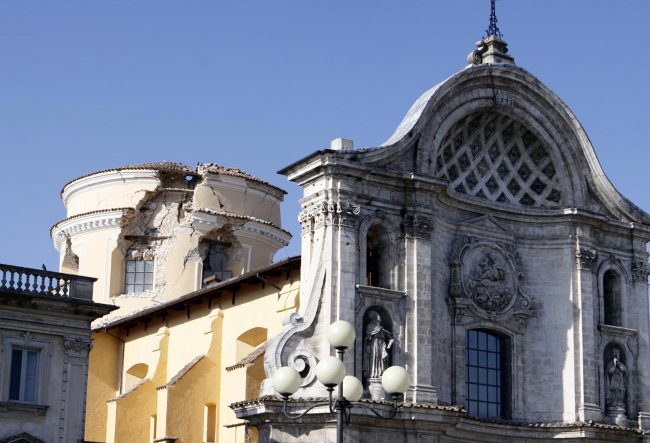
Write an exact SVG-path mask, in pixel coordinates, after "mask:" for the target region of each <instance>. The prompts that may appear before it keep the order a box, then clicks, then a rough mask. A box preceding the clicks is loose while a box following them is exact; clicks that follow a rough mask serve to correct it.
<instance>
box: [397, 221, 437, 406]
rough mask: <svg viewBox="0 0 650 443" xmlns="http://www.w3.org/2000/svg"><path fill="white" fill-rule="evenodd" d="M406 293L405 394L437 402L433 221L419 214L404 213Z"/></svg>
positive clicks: (425, 400) (416, 400) (428, 401)
mask: <svg viewBox="0 0 650 443" xmlns="http://www.w3.org/2000/svg"><path fill="white" fill-rule="evenodd" d="M404 225H405V234H406V235H405V238H404V242H405V251H406V255H405V264H406V276H405V277H406V294H407V302H408V304H409V305H410V306H411V309H410V311H411V312H412V315H410V316H407V319H406V327H407V331H408V332H407V334H406V336H407V337H410V338H409V340H408V342H407V343H406V346H405V348H406V350H407V355H408V357H407V363H408V366H409V370H410V372H411V388H410V389H409V395H410V396H411V399H410V400H411V401H413V402H414V403H415V402H417V403H437V401H438V393H437V390H436V388H435V386H434V385H433V367H432V365H433V360H432V355H433V346H432V340H433V329H432V324H431V321H432V316H431V309H432V300H431V297H432V292H433V291H432V287H431V281H432V280H431V278H432V276H431V230H432V229H433V221H432V220H430V219H429V218H427V217H424V216H420V215H406V216H405V221H404Z"/></svg>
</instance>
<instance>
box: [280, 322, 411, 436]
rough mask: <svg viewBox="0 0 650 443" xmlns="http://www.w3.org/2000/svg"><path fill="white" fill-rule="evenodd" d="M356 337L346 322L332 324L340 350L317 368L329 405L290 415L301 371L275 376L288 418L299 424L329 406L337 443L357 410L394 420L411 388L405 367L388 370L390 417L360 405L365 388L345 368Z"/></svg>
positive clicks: (332, 336) (385, 375) (385, 376)
mask: <svg viewBox="0 0 650 443" xmlns="http://www.w3.org/2000/svg"><path fill="white" fill-rule="evenodd" d="M355 336H356V334H355V332H354V327H353V326H352V325H351V324H350V323H349V322H347V321H344V320H339V321H336V322H334V323H332V324H331V325H330V326H329V328H328V329H327V341H328V342H329V343H330V345H331V346H332V347H334V349H336V357H331V356H330V357H325V358H324V359H322V360H321V361H320V362H318V365H317V366H316V378H317V379H318V381H319V382H321V383H322V384H323V385H325V388H326V389H327V392H328V394H329V399H328V401H327V402H321V403H316V404H315V405H313V406H311V407H309V408H308V409H307V410H305V411H304V412H302V413H300V414H290V413H289V411H288V409H287V401H288V399H289V397H290V396H291V395H293V394H294V393H295V392H296V391H297V390H298V389H299V388H300V384H301V383H302V378H301V377H300V374H299V373H298V371H296V370H295V369H293V368H290V367H288V366H283V367H281V368H279V369H278V370H277V371H276V372H275V374H274V375H273V387H274V388H275V390H276V391H277V392H278V393H279V394H280V395H281V396H282V398H283V400H284V404H283V408H282V412H283V413H284V415H285V416H286V417H287V418H290V419H292V420H297V419H299V418H302V417H304V416H305V414H307V413H308V412H309V411H311V410H312V409H314V408H315V407H318V406H324V405H327V406H329V410H330V412H332V413H334V412H335V413H336V441H337V443H343V425H344V424H345V425H348V424H350V410H351V409H352V408H353V407H355V406H360V407H362V408H365V409H368V410H370V411H371V412H372V413H373V414H375V415H376V416H377V417H379V418H383V419H391V418H393V417H394V416H395V414H397V399H398V398H399V395H400V394H402V393H404V392H405V391H406V390H407V389H408V387H409V384H410V379H409V375H408V373H407V372H406V369H404V368H403V367H401V366H391V367H390V368H387V369H385V370H384V372H383V374H382V376H381V384H382V386H383V388H384V391H386V393H388V394H389V395H390V396H391V398H392V400H393V402H392V411H391V412H390V414H388V415H387V416H384V415H383V414H381V413H379V412H377V411H375V410H374V409H373V408H371V407H370V406H368V405H365V404H363V403H360V402H359V399H360V398H361V395H362V394H363V385H362V384H361V381H360V380H359V379H358V378H357V377H354V376H352V375H346V374H345V365H344V364H343V356H344V355H345V350H346V349H347V348H349V347H350V346H352V345H353V344H354V339H355ZM337 387H338V390H337V393H336V397H334V389H335V388H337Z"/></svg>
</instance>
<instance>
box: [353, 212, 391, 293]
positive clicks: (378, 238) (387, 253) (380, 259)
mask: <svg viewBox="0 0 650 443" xmlns="http://www.w3.org/2000/svg"><path fill="white" fill-rule="evenodd" d="M397 233H398V230H397V228H396V226H395V225H394V224H393V223H392V222H391V221H390V220H389V219H388V218H387V217H377V216H374V217H368V218H366V219H364V220H363V221H362V222H361V224H360V228H359V246H360V247H359V252H360V254H359V279H358V282H359V284H361V285H364V286H372V287H377V288H384V289H396V286H397V281H398V276H397V274H398V269H399V251H398V247H397V246H398V242H397V238H398V235H397Z"/></svg>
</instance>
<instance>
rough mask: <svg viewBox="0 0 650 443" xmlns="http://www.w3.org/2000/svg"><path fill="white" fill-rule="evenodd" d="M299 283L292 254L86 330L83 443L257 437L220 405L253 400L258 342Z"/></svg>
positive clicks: (277, 324) (273, 327) (273, 329)
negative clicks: (90, 337) (89, 331)
mask: <svg viewBox="0 0 650 443" xmlns="http://www.w3.org/2000/svg"><path fill="white" fill-rule="evenodd" d="M299 283H300V259H299V258H297V257H294V258H290V259H287V260H284V261H281V262H279V263H276V264H273V265H270V266H266V267H264V268H261V269H258V270H256V271H253V272H249V273H246V274H244V275H242V276H240V277H237V278H233V279H231V280H228V281H225V282H222V283H218V284H216V285H214V286H210V287H208V288H205V289H201V290H198V291H195V292H192V293H190V294H187V295H186V296H183V297H181V298H179V299H177V300H174V301H170V302H167V303H164V304H161V305H159V306H156V307H153V308H149V309H147V310H145V311H142V312H139V313H137V314H134V315H131V316H129V317H127V318H124V319H120V320H117V321H115V322H114V323H112V324H109V325H106V326H104V327H102V328H101V329H98V330H95V331H94V333H93V350H92V352H91V355H90V362H89V366H90V373H89V379H88V402H87V414H86V439H87V440H89V441H102V442H103V441H105V442H116V443H120V442H124V443H138V442H152V441H164V442H177V443H183V442H185V443H194V442H248V441H257V436H256V435H255V433H254V429H252V428H251V429H247V428H246V427H245V426H244V423H243V422H241V421H239V420H237V419H236V418H235V414H234V413H233V412H232V410H231V409H230V408H229V407H228V405H229V404H231V403H234V402H236V401H239V400H243V399H252V398H256V397H257V396H258V394H259V387H260V383H261V382H262V380H264V378H265V375H264V363H263V360H264V359H263V351H264V343H265V342H266V340H267V338H269V337H271V336H274V335H276V334H278V333H279V332H280V331H281V330H282V322H281V320H282V318H283V317H285V315H286V314H287V313H290V312H294V311H295V310H296V308H297V303H298V287H299ZM258 357H261V358H258Z"/></svg>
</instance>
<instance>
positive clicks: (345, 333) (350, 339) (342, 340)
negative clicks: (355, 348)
mask: <svg viewBox="0 0 650 443" xmlns="http://www.w3.org/2000/svg"><path fill="white" fill-rule="evenodd" d="M355 337H356V334H355V332H354V326H352V324H351V323H350V322H347V321H345V320H338V321H335V322H334V323H332V324H331V325H329V327H328V328H327V341H328V342H330V345H332V346H333V347H334V348H335V349H347V348H349V347H351V346H352V345H353V344H354V338H355Z"/></svg>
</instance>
